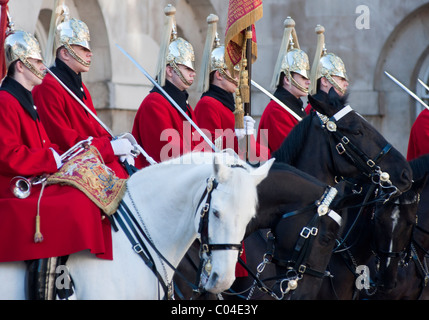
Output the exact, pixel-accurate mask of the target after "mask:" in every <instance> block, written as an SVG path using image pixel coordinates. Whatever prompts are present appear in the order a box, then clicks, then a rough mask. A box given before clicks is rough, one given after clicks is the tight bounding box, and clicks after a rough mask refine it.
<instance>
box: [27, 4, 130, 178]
mask: <svg viewBox="0 0 429 320" xmlns="http://www.w3.org/2000/svg"><path fill="white" fill-rule="evenodd" d="M62 10H63V13H62V19H63V21H61V20H60V21H61V22H60V23H58V25H57V26H56V28H55V41H54V49H55V52H56V59H55V66H54V67H52V68H51V71H52V72H53V73H54V74H55V75H56V76H57V77H58V78H59V79H60V80H61V81H62V82H63V83H64V84H65V85H66V86H67V87H68V88H69V89H70V90H71V91H72V92H73V93H74V94H75V95H76V96H77V97H78V98H79V99H80V100H81V101H82V102H83V103H84V104H85V105H86V106H87V107H88V108H89V109H90V110H91V111H92V112H93V113H94V114H96V111H95V108H94V105H93V102H92V98H91V95H90V93H89V91H88V89H87V87H86V86H85V84H84V83H83V82H82V77H81V73H82V72H88V71H89V69H90V65H91V59H92V52H91V49H90V46H89V40H90V36H89V30H88V27H87V26H86V24H85V23H84V22H82V21H80V20H77V19H74V18H72V19H70V18H69V16H68V8H67V7H66V6H63V7H62ZM33 96H34V101H35V103H36V105H37V106H38V108H39V114H40V118H41V120H42V122H43V124H44V126H45V128H46V131H47V133H48V135H49V137H50V138H51V140H52V141H53V142H54V143H56V144H57V145H58V146H59V147H60V149H61V150H62V151H66V150H67V149H69V148H71V147H72V146H73V145H75V144H76V143H77V142H78V141H81V140H84V139H87V138H88V137H89V136H92V137H93V138H94V139H93V145H94V146H95V147H96V148H97V149H98V151H99V152H100V154H101V156H102V157H103V160H104V163H105V164H106V165H107V166H109V167H110V168H111V169H112V170H113V171H114V172H115V173H116V175H117V176H118V177H119V178H126V177H127V176H128V173H127V172H126V170H125V168H124V166H123V165H122V164H121V162H120V160H127V161H128V163H129V164H134V158H133V157H132V155H131V151H133V149H134V147H133V146H132V143H131V142H130V141H129V140H128V139H115V140H112V136H111V135H110V134H109V133H108V132H107V131H106V130H105V129H104V128H103V127H102V126H101V125H100V124H99V123H98V122H97V121H96V120H95V119H94V118H93V117H92V116H91V115H90V114H88V112H87V111H86V110H85V109H84V108H83V107H82V106H81V105H80V104H79V102H78V101H76V100H75V99H74V98H73V97H72V96H71V95H70V94H69V93H68V92H67V91H66V89H65V88H63V87H62V85H61V84H60V83H59V82H58V81H57V80H56V79H55V78H54V77H53V76H52V75H50V74H48V75H46V77H45V78H44V80H43V82H42V84H41V85H39V86H36V87H35V88H34V91H33ZM119 157H121V158H122V159H119Z"/></svg>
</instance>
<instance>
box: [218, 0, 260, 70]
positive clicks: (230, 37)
mask: <svg viewBox="0 0 429 320" xmlns="http://www.w3.org/2000/svg"><path fill="white" fill-rule="evenodd" d="M262 16H263V10H262V4H261V5H260V6H258V7H257V8H255V9H254V10H252V11H251V12H249V13H248V14H246V15H245V16H244V17H241V18H240V19H238V20H237V21H235V22H234V23H233V24H232V25H231V26H230V27H229V28H228V30H227V32H226V34H225V48H227V47H228V44H229V42H230V41H233V42H235V43H236V44H237V45H239V46H241V45H242V43H243V41H244V38H245V34H243V33H242V31H243V30H245V29H246V28H247V27H248V26H251V25H253V24H254V23H255V22H256V21H257V20H259V19H261V18H262ZM225 52H226V50H225ZM257 57H258V48H257V46H256V45H255V46H253V45H252V63H254V62H255V61H256V58H257ZM225 63H226V65H227V67H228V70H229V71H230V72H231V74H232V72H233V70H234V65H233V63H232V61H231V59H230V58H229V56H228V54H225Z"/></svg>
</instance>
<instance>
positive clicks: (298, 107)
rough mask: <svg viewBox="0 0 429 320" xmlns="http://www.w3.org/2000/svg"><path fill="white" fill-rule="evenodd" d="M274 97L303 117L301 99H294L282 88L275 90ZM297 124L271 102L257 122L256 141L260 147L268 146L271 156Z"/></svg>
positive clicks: (293, 118) (295, 120)
mask: <svg viewBox="0 0 429 320" xmlns="http://www.w3.org/2000/svg"><path fill="white" fill-rule="evenodd" d="M274 96H275V97H276V98H278V99H279V100H280V101H281V102H283V103H284V104H285V105H286V106H287V107H289V108H290V109H291V110H292V111H294V112H295V113H296V114H298V115H299V116H300V117H305V115H306V113H305V112H304V111H303V110H302V101H301V99H298V98H296V97H294V96H293V95H292V94H291V93H290V92H289V91H287V90H286V89H284V88H283V87H279V88H277V90H276V92H275V93H274ZM298 122H299V121H298V120H297V119H296V118H295V117H294V116H292V115H291V114H290V113H289V112H288V111H286V110H285V109H284V108H283V107H282V106H280V105H279V104H278V103H277V102H275V101H274V100H271V101H270V102H269V103H268V105H267V107H266V108H265V110H264V112H263V113H262V116H261V120H260V121H259V128H258V138H257V140H256V141H257V142H258V143H260V144H261V145H264V146H268V149H269V150H270V153H271V154H273V152H274V151H276V150H277V149H279V148H280V146H281V144H282V143H283V140H284V139H285V138H286V136H287V135H288V134H289V132H291V131H292V129H293V127H294V126H295V125H296V124H297V123H298Z"/></svg>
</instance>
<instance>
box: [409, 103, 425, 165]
mask: <svg viewBox="0 0 429 320" xmlns="http://www.w3.org/2000/svg"><path fill="white" fill-rule="evenodd" d="M426 153H429V110H428V109H424V110H423V111H422V112H420V114H419V115H418V116H417V119H416V121H415V122H414V124H413V125H412V127H411V132H410V138H409V141H408V150H407V160H408V161H410V160H413V159H416V158H418V157H420V156H422V155H424V154H426Z"/></svg>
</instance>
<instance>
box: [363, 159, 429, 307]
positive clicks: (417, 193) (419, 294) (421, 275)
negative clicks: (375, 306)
mask: <svg viewBox="0 0 429 320" xmlns="http://www.w3.org/2000/svg"><path fill="white" fill-rule="evenodd" d="M410 165H411V168H412V169H413V175H414V177H415V181H414V183H413V187H412V188H411V190H409V191H408V192H406V193H404V194H402V195H401V196H399V197H398V199H396V200H395V201H389V202H390V203H388V204H387V205H388V206H390V207H392V208H388V209H387V210H389V211H391V212H394V213H395V214H397V215H401V216H405V217H406V218H405V220H406V221H408V223H407V224H406V225H404V224H403V225H397V226H396V228H397V229H399V230H400V232H401V233H402V235H401V238H402V239H403V241H404V244H403V246H404V245H406V244H405V243H408V245H409V246H410V247H409V255H408V256H407V261H406V263H403V264H401V265H400V267H399V270H398V273H397V278H395V279H394V280H395V281H393V282H392V283H391V285H390V286H388V287H387V288H384V287H381V288H380V287H378V288H375V289H374V288H370V290H368V291H365V293H366V294H364V295H362V298H364V299H374V300H417V299H425V300H426V299H429V288H428V286H427V285H428V280H429V270H428V266H427V262H426V261H425V259H426V258H427V254H428V250H429V212H428V210H429V185H428V184H427V179H428V174H429V154H428V155H424V156H421V157H419V158H417V159H415V160H412V161H410ZM381 209H382V210H384V209H385V207H384V208H381ZM399 248H402V247H399ZM393 250H395V249H393ZM396 250H398V248H397V249H396ZM372 262H373V263H372V264H371V265H370V266H371V268H370V274H371V273H373V272H374V270H375V269H376V267H377V261H372ZM391 265H392V267H396V268H397V266H398V264H397V263H396V262H395V261H391ZM386 272H388V270H387V271H386ZM379 274H381V275H383V273H381V272H379ZM374 281H377V279H375V280H374Z"/></svg>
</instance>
